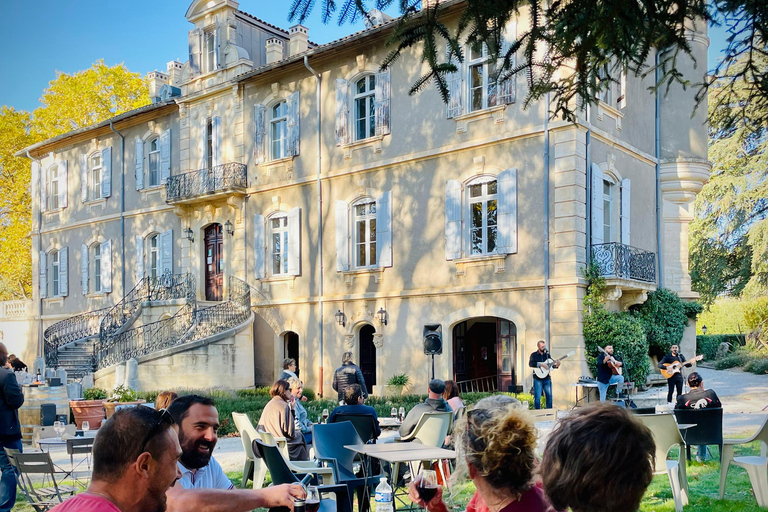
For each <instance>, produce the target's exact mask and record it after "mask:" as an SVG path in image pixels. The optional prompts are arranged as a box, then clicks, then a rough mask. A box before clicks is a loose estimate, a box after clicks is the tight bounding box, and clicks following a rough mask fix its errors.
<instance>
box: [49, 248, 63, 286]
mask: <svg viewBox="0 0 768 512" xmlns="http://www.w3.org/2000/svg"><path fill="white" fill-rule="evenodd" d="M60 270H61V268H60V267H59V251H53V252H52V253H51V297H58V296H59V295H60V294H61V293H60V292H61V289H60V284H61V272H60Z"/></svg>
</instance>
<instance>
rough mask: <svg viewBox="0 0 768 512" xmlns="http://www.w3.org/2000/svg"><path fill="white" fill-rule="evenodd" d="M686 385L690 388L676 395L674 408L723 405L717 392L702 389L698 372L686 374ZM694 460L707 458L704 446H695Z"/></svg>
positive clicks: (699, 407) (702, 380)
mask: <svg viewBox="0 0 768 512" xmlns="http://www.w3.org/2000/svg"><path fill="white" fill-rule="evenodd" d="M688 385H689V386H690V387H691V390H690V391H689V392H688V393H685V394H684V395H680V396H678V397H677V404H675V409H710V408H711V409H714V408H717V407H722V406H723V404H721V403H720V399H719V398H718V397H717V393H715V392H714V391H713V390H711V389H704V379H702V378H701V375H700V374H699V372H693V373H691V374H690V375H689V376H688ZM696 460H697V461H699V462H703V461H705V460H707V447H706V446H704V445H699V446H698V447H697V448H696Z"/></svg>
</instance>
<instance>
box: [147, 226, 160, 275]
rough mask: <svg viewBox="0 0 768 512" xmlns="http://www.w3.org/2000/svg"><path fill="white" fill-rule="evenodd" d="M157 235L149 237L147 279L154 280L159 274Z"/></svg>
mask: <svg viewBox="0 0 768 512" xmlns="http://www.w3.org/2000/svg"><path fill="white" fill-rule="evenodd" d="M158 239H159V235H152V236H150V237H149V277H151V278H153V279H155V278H157V277H158V275H159V274H160V271H159V270H158V269H159V268H160V248H159V247H158V243H157V242H158Z"/></svg>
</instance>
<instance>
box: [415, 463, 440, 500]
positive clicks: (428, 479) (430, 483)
mask: <svg viewBox="0 0 768 512" xmlns="http://www.w3.org/2000/svg"><path fill="white" fill-rule="evenodd" d="M416 490H417V491H418V492H419V497H420V498H421V499H422V500H423V501H424V503H429V502H430V501H432V498H434V497H435V495H436V494H437V474H436V473H435V472H434V471H433V470H431V469H422V470H421V471H420V472H419V482H418V484H416Z"/></svg>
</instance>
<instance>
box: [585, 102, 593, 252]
mask: <svg viewBox="0 0 768 512" xmlns="http://www.w3.org/2000/svg"><path fill="white" fill-rule="evenodd" d="M591 116H592V109H591V108H590V104H589V103H587V138H586V142H587V151H586V155H587V156H586V159H587V266H589V265H590V264H591V263H592V117H591Z"/></svg>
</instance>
